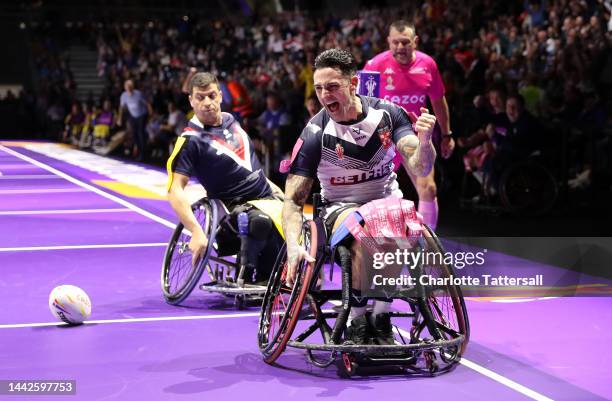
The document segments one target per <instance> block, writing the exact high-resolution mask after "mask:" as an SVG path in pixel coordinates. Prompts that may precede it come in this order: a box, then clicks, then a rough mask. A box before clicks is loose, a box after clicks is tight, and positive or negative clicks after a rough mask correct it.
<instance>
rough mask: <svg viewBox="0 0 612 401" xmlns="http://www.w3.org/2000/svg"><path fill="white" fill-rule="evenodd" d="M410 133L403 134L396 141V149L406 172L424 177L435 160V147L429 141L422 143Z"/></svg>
mask: <svg viewBox="0 0 612 401" xmlns="http://www.w3.org/2000/svg"><path fill="white" fill-rule="evenodd" d="M415 139H416V138H415V137H414V136H412V135H408V136H405V137H403V138H401V139H400V140H399V141H398V142H397V149H398V150H399V152H400V154H401V155H402V159H403V160H404V167H405V168H406V170H407V171H408V173H410V174H412V175H416V176H419V177H425V176H426V175H427V174H429V172H430V171H431V169H432V168H433V164H434V161H435V160H436V149H435V148H434V146H433V143H431V141H427V142H425V143H422V142H421V141H419V140H418V139H416V140H415Z"/></svg>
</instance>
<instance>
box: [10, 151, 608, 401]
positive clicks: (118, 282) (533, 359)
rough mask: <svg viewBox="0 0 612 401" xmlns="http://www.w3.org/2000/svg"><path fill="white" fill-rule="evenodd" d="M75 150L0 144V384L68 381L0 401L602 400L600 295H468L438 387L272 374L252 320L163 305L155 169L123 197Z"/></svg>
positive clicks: (603, 316)
mask: <svg viewBox="0 0 612 401" xmlns="http://www.w3.org/2000/svg"><path fill="white" fill-rule="evenodd" d="M56 148H57V152H56V150H55V149H56ZM75 152H77V153H75ZM80 153H81V152H78V151H76V150H70V149H66V148H63V147H60V146H58V145H53V144H45V143H24V142H8V141H7V142H0V272H1V275H0V305H2V308H0V380H9V379H10V380H26V379H29V380H36V379H39V380H43V379H71V380H76V383H77V394H76V395H68V396H31V395H30V396H16V395H10V396H8V395H0V400H12V399H15V400H18V399H23V400H30V399H34V400H45V399H49V400H61V399H66V400H87V401H95V400H218V401H221V400H237V399H245V400H249V401H254V400H270V399H277V398H280V397H282V398H283V399H287V400H313V399H330V400H331V399H334V400H335V399H338V400H351V401H360V400H374V399H380V400H399V399H414V400H419V399H422V400H491V399H497V400H529V399H532V400H551V399H553V400H598V399H612V386H610V385H609V382H610V380H609V378H610V373H609V372H610V371H611V370H612V362H611V361H610V357H609V351H608V349H609V348H610V347H609V344H610V343H612V300H611V299H610V298H609V297H591V298H588V297H582V298H569V297H568V298H529V299H504V300H501V299H488V298H470V299H468V300H467V301H466V302H467V308H468V311H469V318H470V323H471V341H470V344H469V347H468V350H467V353H466V355H465V358H464V359H463V360H462V362H461V364H460V365H458V366H457V368H456V369H455V370H454V371H452V372H450V373H448V374H444V375H440V376H438V377H435V378H424V377H410V376H406V375H404V376H383V375H378V376H357V377H356V378H353V379H351V380H346V379H340V378H338V377H337V374H336V368H335V367H330V368H328V369H319V368H316V367H313V366H311V365H309V364H308V363H307V362H306V358H305V356H304V354H303V353H301V352H298V351H296V350H288V351H287V352H286V353H285V354H283V356H281V358H280V359H279V363H280V365H282V366H278V367H277V366H269V365H267V364H265V363H264V362H263V361H262V360H261V357H260V354H259V351H258V348H257V340H256V332H257V320H258V309H257V308H255V307H252V308H247V309H246V310H243V311H237V310H235V309H234V307H233V305H232V302H231V300H229V299H228V300H226V299H224V298H223V297H218V296H215V295H208V294H204V293H202V292H201V291H199V290H196V291H195V292H194V293H193V294H192V296H191V297H190V298H189V300H188V301H187V302H186V306H184V307H172V306H169V305H167V304H166V303H165V302H164V299H163V297H162V295H161V290H160V278H159V277H160V268H161V263H162V257H163V253H164V247H165V243H166V242H167V240H168V239H169V236H170V234H171V232H172V227H173V226H174V224H175V218H174V215H173V213H172V211H171V209H170V208H169V206H168V205H167V202H166V201H165V200H164V199H163V197H162V196H157V197H156V196H152V195H150V194H151V193H153V192H154V191H155V189H156V188H158V187H159V186H160V185H161V186H163V183H161V184H160V183H159V182H154V180H153V178H154V177H155V176H156V175H157V176H159V173H160V171H161V170H155V169H153V168H152V167H147V168H145V167H143V166H139V165H136V164H134V165H133V170H131V167H130V169H127V167H129V166H128V165H127V164H125V166H126V170H129V171H132V173H133V174H141V177H145V176H146V177H149V175H147V174H146V171H145V170H146V169H149V170H150V171H151V175H150V177H152V178H151V181H150V182H148V181H147V180H146V179H140V182H144V183H146V185H148V188H147V189H146V191H144V192H143V191H133V181H130V178H129V177H124V176H123V175H121V174H118V173H117V170H118V169H119V168H118V167H121V166H118V165H117V164H116V163H115V164H113V165H112V166H110V167H109V168H108V169H107V168H106V167H105V164H104V163H105V162H104V160H102V159H101V158H100V160H98V159H95V160H94V159H91V160H89V159H87V157H90V156H87V157H86V156H83V157H85V158H86V159H87V160H88V162H86V163H83V162H79V160H80V157H81V156H80ZM98 163H99V164H98ZM111 167H112V168H111ZM129 171H128V172H129ZM126 174H127V173H126ZM136 181H139V180H136ZM109 182H111V183H113V182H114V183H119V184H120V185H119V184H118V185H111V184H109ZM117 188H119V189H117ZM126 188H128V190H126ZM142 193H147V194H149V195H147V196H143V195H142ZM510 259H511V258H510V257H508V260H510ZM515 259H516V258H513V259H512V260H515ZM523 263H528V262H526V261H523ZM60 284H73V285H77V286H79V287H81V288H83V289H84V290H85V291H86V292H87V293H88V294H89V296H90V298H91V300H92V316H91V319H90V321H89V322H88V323H87V324H85V325H82V326H78V327H67V326H64V325H60V324H58V322H57V321H55V320H54V319H53V317H52V316H51V313H50V312H49V309H48V305H47V302H48V295H49V292H50V291H51V289H52V288H53V287H55V286H57V285H60ZM502 301H503V302H502Z"/></svg>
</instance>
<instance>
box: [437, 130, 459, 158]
mask: <svg viewBox="0 0 612 401" xmlns="http://www.w3.org/2000/svg"><path fill="white" fill-rule="evenodd" d="M453 150H455V140H454V139H453V137H452V136H450V135H442V141H441V142H440V153H441V154H442V157H443V158H444V159H448V158H449V157H450V156H451V155H452V154H453Z"/></svg>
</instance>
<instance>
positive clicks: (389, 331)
mask: <svg viewBox="0 0 612 401" xmlns="http://www.w3.org/2000/svg"><path fill="white" fill-rule="evenodd" d="M373 320H374V327H372V331H373V334H374V341H375V342H376V344H378V345H395V339H394V337H393V326H392V325H391V316H390V315H389V314H388V313H380V314H378V315H376V318H375V319H373Z"/></svg>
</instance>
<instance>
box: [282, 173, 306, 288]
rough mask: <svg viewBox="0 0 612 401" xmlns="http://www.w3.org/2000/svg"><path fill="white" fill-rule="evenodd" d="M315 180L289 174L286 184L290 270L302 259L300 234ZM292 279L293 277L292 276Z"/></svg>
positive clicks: (285, 203)
mask: <svg viewBox="0 0 612 401" xmlns="http://www.w3.org/2000/svg"><path fill="white" fill-rule="evenodd" d="M312 183H313V179H312V178H308V177H302V176H299V175H294V174H289V176H288V177H287V181H286V182H285V202H284V204H283V232H284V234H285V240H286V242H287V262H288V266H289V270H290V273H291V270H292V269H293V272H295V269H296V267H297V264H298V262H299V259H300V245H299V239H300V233H301V231H302V210H303V209H304V204H305V203H306V200H307V199H308V194H309V193H310V189H311V188H312ZM290 277H293V275H292V274H290Z"/></svg>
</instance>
